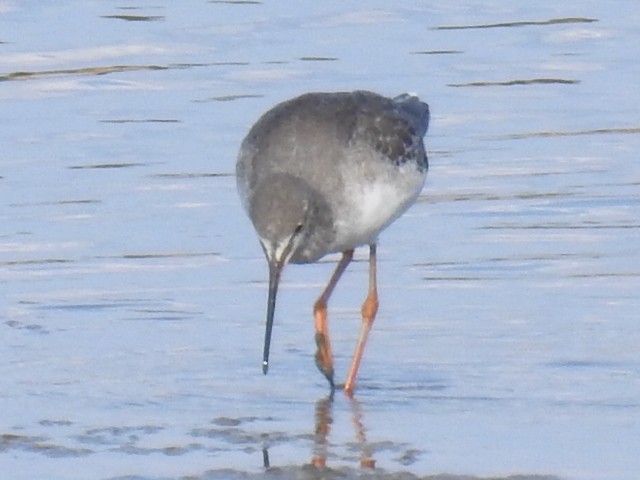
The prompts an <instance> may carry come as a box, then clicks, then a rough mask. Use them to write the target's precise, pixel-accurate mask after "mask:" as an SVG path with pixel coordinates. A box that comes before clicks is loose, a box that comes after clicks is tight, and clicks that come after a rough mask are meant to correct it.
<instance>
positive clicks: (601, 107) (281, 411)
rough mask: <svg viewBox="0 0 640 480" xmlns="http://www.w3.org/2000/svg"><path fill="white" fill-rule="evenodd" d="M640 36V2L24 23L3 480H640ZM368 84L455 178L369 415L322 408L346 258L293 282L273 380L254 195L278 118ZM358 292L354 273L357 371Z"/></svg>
mask: <svg viewBox="0 0 640 480" xmlns="http://www.w3.org/2000/svg"><path fill="white" fill-rule="evenodd" d="M639 22H640V8H639V7H638V6H637V5H636V2H633V1H630V0H627V1H620V2H616V4H615V8H612V7H611V5H609V4H605V3H602V2H595V1H582V2H573V3H572V4H571V5H569V4H566V2H565V3H562V2H549V1H542V2H535V3H529V4H524V3H522V4H521V3H520V2H518V3H514V2H507V1H504V0H498V1H491V2H473V1H466V2H465V1H454V2H448V3H446V4H444V5H435V4H428V3H426V2H414V1H399V2H393V3H390V2H382V1H377V2H367V3H366V5H365V4H364V3H362V4H357V3H345V2H338V1H328V2H306V1H305V2H289V1H282V2H268V1H262V2H241V1H236V2H234V1H228V2H218V1H209V2H207V1H199V2H196V1H192V2H163V1H157V2H154V3H135V4H127V3H114V2H86V1H84V2H81V1H72V0H67V1H61V2H6V1H0V25H1V28H0V109H1V112H2V114H1V115H0V144H1V145H2V148H1V149H0V151H1V153H0V225H1V227H0V289H1V290H2V294H1V295H0V330H1V331H2V334H1V337H0V338H2V342H1V346H0V412H2V414H0V471H2V472H11V474H10V478H12V479H30V480H31V479H52V478H54V479H76V478H77V479H115V478H136V479H138V478H139V479H145V480H147V479H160V478H162V479H165V478H167V479H168V478H171V479H174V478H190V479H213V478H260V477H261V476H263V475H264V472H265V470H264V469H265V463H268V464H269V465H270V469H269V475H270V477H272V478H283V479H284V478H301V477H303V476H304V475H311V474H312V472H313V470H312V469H311V470H310V469H309V467H307V466H306V465H307V464H308V463H309V462H310V461H311V459H312V457H314V456H315V457H326V464H327V466H328V467H329V469H327V470H324V471H322V472H321V473H322V475H324V476H325V478H344V477H345V476H346V477H347V478H350V477H354V476H362V475H369V476H372V475H374V473H369V472H368V471H367V470H366V469H365V470H362V469H361V468H360V467H359V465H360V462H361V461H363V460H374V461H375V464H376V470H375V471H374V472H375V475H377V476H379V477H380V478H391V477H393V476H394V475H395V477H393V478H401V477H403V476H404V477H406V478H411V475H417V476H419V477H425V476H431V475H435V474H439V473H448V474H452V475H469V476H472V477H486V476H496V477H506V476H508V475H514V474H520V475H523V476H524V478H540V477H534V476H535V475H548V476H549V477H550V478H551V477H552V478H566V479H575V480H591V479H593V480H608V479H619V480H635V479H636V478H637V472H638V470H639V469H640V460H639V459H638V458H639V457H638V454H637V452H638V446H639V445H640V434H639V433H638V432H640V400H639V398H640V354H639V353H638V345H640V329H639V328H638V323H637V318H638V313H637V312H638V311H640V300H639V298H640V297H639V296H638V293H637V292H638V291H639V287H640V241H639V240H640V217H639V216H638V211H640V170H639V169H638V166H637V151H638V149H639V147H640V122H638V118H637V105H639V104H640V93H639V90H638V88H637V79H638V78H639V77H640V71H639V64H638V62H637V47H636V45H638V42H639V41H640V38H638V37H639V36H640V30H638V28H637V25H638V24H639ZM361 88H366V89H370V90H374V91H377V92H380V93H383V94H386V95H395V94H398V93H400V92H403V91H412V92H416V93H418V94H419V95H420V96H421V97H422V98H424V99H425V100H426V101H428V102H429V104H430V106H431V110H432V125H431V130H430V132H429V134H428V136H427V146H428V150H429V158H430V164H431V170H430V172H429V178H428V180H427V185H426V187H425V190H424V192H423V195H422V196H421V197H420V199H419V201H418V203H417V204H416V205H415V206H414V207H413V208H412V209H411V210H410V211H409V212H408V213H407V214H406V215H405V216H403V217H402V218H401V219H400V220H398V221H397V222H396V223H395V224H394V225H393V226H392V227H390V228H389V229H388V230H387V231H386V232H384V234H383V235H382V237H381V239H380V247H379V255H378V257H379V288H380V296H381V306H380V311H379V314H378V319H377V321H376V324H375V325H374V331H373V333H372V337H371V341H370V344H369V345H368V349H367V352H366V354H365V359H364V363H363V366H362V369H361V375H360V384H359V390H358V391H357V394H356V399H355V400H354V401H349V400H348V399H347V398H346V397H345V396H344V395H342V394H341V393H339V394H338V395H336V397H335V399H334V400H333V402H332V403H331V402H329V403H327V402H326V394H327V388H326V382H325V380H324V379H323V377H322V376H321V375H320V374H319V372H318V371H317V370H316V369H315V366H314V362H313V354H314V343H313V324H312V316H311V307H312V304H313V301H314V300H315V298H316V296H317V295H318V294H319V292H320V291H321V289H322V286H323V284H324V282H325V281H326V280H327V279H328V277H329V275H330V273H331V269H332V267H333V260H334V259H333V258H329V259H327V261H323V262H321V263H319V264H317V265H312V266H292V267H291V268H289V269H288V270H287V271H286V272H285V276H284V279H283V286H282V290H281V293H280V298H279V304H278V311H277V325H276V326H275V329H274V339H273V346H272V359H271V370H270V372H269V375H268V376H266V377H265V376H263V375H262V373H261V369H260V362H261V343H262V337H263V333H264V332H263V323H264V315H265V306H266V305H265V300H266V298H265V297H266V275H267V272H266V264H265V262H264V259H263V258H262V251H261V249H260V247H259V245H258V242H257V240H256V238H255V235H254V233H253V231H252V228H251V226H250V224H249V221H248V220H247V219H246V218H245V216H244V213H243V212H242V210H241V207H240V204H239V200H238V198H237V195H236V192H235V178H234V177H233V172H234V164H235V156H236V153H237V150H238V146H239V143H240V141H241V140H242V138H243V136H244V135H245V133H246V131H247V129H248V128H249V127H250V125H251V124H252V123H253V122H254V121H255V120H256V119H257V117H258V116H259V115H260V114H261V113H262V112H264V111H265V110H266V109H268V108H269V107H271V106H272V105H274V104H275V103H277V102H279V101H281V100H284V99H286V98H289V97H291V96H294V95H296V94H298V93H301V92H304V91H313V90H326V91H335V90H351V89H361ZM356 258H357V260H364V259H365V258H366V251H365V250H363V251H362V252H358V253H357V257H356ZM365 291H366V262H363V261H358V262H355V263H354V264H353V265H352V266H351V267H350V269H349V272H347V274H346V275H345V277H344V278H343V279H342V281H341V283H340V285H339V286H338V288H337V290H336V293H335V296H334V297H333V298H332V303H331V305H330V319H331V329H332V336H333V342H334V352H335V354H336V368H337V374H338V376H343V375H344V374H345V373H346V368H347V366H348V363H349V360H350V355H351V352H352V349H353V347H354V344H355V339H356V337H357V332H358V327H359V322H360V319H359V309H360V303H361V302H362V300H363V299H364V294H365ZM327 427H328V432H327ZM317 430H318V431H320V432H326V433H325V434H322V433H316V431H317ZM267 459H268V462H267ZM310 472H311V473H310ZM8 478H9V477H8ZM303 478H304V477H303ZM545 478H547V477H545Z"/></svg>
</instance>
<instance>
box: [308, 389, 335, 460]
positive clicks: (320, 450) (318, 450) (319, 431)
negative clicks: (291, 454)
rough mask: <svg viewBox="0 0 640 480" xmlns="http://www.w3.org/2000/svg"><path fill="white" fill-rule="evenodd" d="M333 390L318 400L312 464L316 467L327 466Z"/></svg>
mask: <svg viewBox="0 0 640 480" xmlns="http://www.w3.org/2000/svg"><path fill="white" fill-rule="evenodd" d="M332 410H333V392H331V394H330V395H328V396H327V397H325V398H321V399H320V400H318V401H317V402H316V416H315V417H316V418H315V420H316V421H315V435H314V446H313V457H312V458H311V464H312V465H313V466H315V467H316V468H324V467H326V466H327V455H328V453H329V432H330V431H331V424H332V423H333V413H332Z"/></svg>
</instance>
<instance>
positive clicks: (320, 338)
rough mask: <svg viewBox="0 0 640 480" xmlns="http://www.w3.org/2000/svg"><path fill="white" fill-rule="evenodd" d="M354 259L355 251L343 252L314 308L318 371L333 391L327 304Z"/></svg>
mask: <svg viewBox="0 0 640 480" xmlns="http://www.w3.org/2000/svg"><path fill="white" fill-rule="evenodd" d="M351 259H353V250H347V251H344V252H342V258H341V259H340V262H338V265H337V266H336V269H335V270H334V272H333V275H331V279H330V280H329V283H328V284H327V287H326V288H325V289H324V292H322V295H320V297H319V298H318V300H316V303H315V304H314V306H313V317H314V319H315V326H316V345H317V347H318V350H317V351H316V365H317V367H318V369H319V370H320V371H321V372H322V373H323V374H324V376H325V377H327V380H328V381H329V385H330V386H331V390H333V389H334V388H335V384H334V383H333V354H332V353H331V342H330V341H329V323H328V322H327V302H328V301H329V297H331V294H332V293H333V289H334V288H335V286H336V284H337V283H338V280H340V277H341V276H342V274H343V273H344V271H345V270H346V268H347V266H348V265H349V263H351Z"/></svg>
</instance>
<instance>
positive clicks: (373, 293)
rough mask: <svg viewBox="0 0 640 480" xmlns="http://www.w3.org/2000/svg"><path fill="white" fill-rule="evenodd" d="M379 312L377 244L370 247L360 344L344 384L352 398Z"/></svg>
mask: <svg viewBox="0 0 640 480" xmlns="http://www.w3.org/2000/svg"><path fill="white" fill-rule="evenodd" d="M377 312H378V286H377V278H376V244H375V243H372V244H371V245H369V292H368V293H367V298H366V299H365V301H364V303H363V304H362V326H361V327H360V336H359V338H358V344H357V345H356V350H355V353H354V355H353V360H352V361H351V367H350V368H349V373H348V374H347V380H346V382H345V383H344V391H345V393H346V394H347V395H349V396H352V395H353V390H354V389H355V386H356V377H357V376H358V368H360V361H361V360H362V354H363V353H364V347H365V345H366V343H367V338H368V337H369V331H370V330H371V326H372V325H373V321H374V320H375V318H376V313H377Z"/></svg>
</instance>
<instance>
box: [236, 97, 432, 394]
mask: <svg viewBox="0 0 640 480" xmlns="http://www.w3.org/2000/svg"><path fill="white" fill-rule="evenodd" d="M428 127H429V106H428V105H427V104H426V103H423V102H421V101H420V100H419V99H418V97H417V96H415V95H413V94H403V95H400V96H397V97H395V98H387V97H383V96H381V95H378V94H376V93H372V92H368V91H354V92H337V93H307V94H304V95H301V96H299V97H296V98H293V99H291V100H288V101H285V102H282V103H280V104H278V105H276V106H275V107H273V108H272V109H271V110H269V111H267V112H266V113H265V114H264V115H262V117H260V118H259V119H258V121H257V122H256V123H255V124H254V125H253V127H252V128H251V129H250V130H249V133H248V134H247V136H246V137H245V139H244V140H243V142H242V145H241V148H240V152H239V155H238V161H237V164H236V177H237V186H238V192H239V194H240V198H241V201H242V204H243V207H244V208H245V210H246V211H247V213H248V215H249V218H250V219H251V222H252V223H253V226H254V228H255V230H256V232H257V234H258V237H259V240H260V245H261V246H262V249H263V251H264V254H265V257H266V259H267V262H268V265H269V293H268V298H267V319H266V332H265V339H264V354H263V360H262V369H263V372H264V373H265V374H266V373H267V371H268V368H269V348H270V345H271V332H272V328H273V319H274V313H275V306H276V295H277V292H278V285H279V282H280V277H281V274H282V271H283V269H284V267H285V265H287V264H288V263H312V262H315V261H317V260H319V259H320V258H322V257H324V256H325V255H327V254H330V253H341V254H342V257H341V259H340V261H339V262H338V264H337V266H336V268H335V270H334V272H333V275H332V276H331V278H330V280H329V282H328V284H327V286H326V288H325V289H324V291H323V292H322V294H321V295H320V297H319V298H318V299H317V301H316V302H315V304H314V308H313V313H314V319H315V330H316V334H315V340H316V346H317V351H316V356H315V359H316V365H317V367H318V369H319V370H320V371H321V372H322V373H323V374H324V376H325V377H326V378H327V380H328V381H329V386H330V387H331V391H333V390H334V389H335V387H336V385H335V383H334V368H333V354H332V351H331V343H330V341H329V328H328V322H327V302H328V301H329V298H330V297H331V293H332V292H333V290H334V288H335V286H336V284H337V283H338V280H339V279H340V277H341V275H342V274H343V272H344V271H345V269H346V268H347V266H348V265H349V263H350V262H351V260H352V258H353V252H354V249H355V248H356V247H358V246H361V245H368V246H369V289H368V294H367V296H366V299H365V301H364V303H363V304H362V325H361V328H360V335H359V338H358V343H357V345H356V349H355V353H354V356H353V360H352V362H351V366H350V368H349V372H348V375H347V378H346V381H345V384H344V390H345V391H346V392H347V393H348V394H349V395H351V394H353V391H354V387H355V380H356V376H357V374H358V368H359V366H360V361H361V359H362V354H363V352H364V348H365V344H366V342H367V338H368V335H369V331H370V330H371V326H372V324H373V322H374V319H375V316H376V312H377V310H378V292H377V281H376V245H377V242H378V235H379V233H380V232H381V231H382V230H384V229H385V228H386V227H387V226H389V225H390V224H391V223H392V222H393V221H394V220H395V219H397V218H398V217H399V216H400V215H401V214H402V213H403V212H404V211H405V210H407V209H408V208H409V207H410V206H411V205H412V204H413V203H414V202H415V200H416V199H417V197H418V195H419V194H420V191H421V190H422V187H423V186H424V182H425V179H426V175H427V169H428V161H427V155H426V153H425V148H424V144H423V137H424V135H425V134H426V132H427V129H428Z"/></svg>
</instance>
